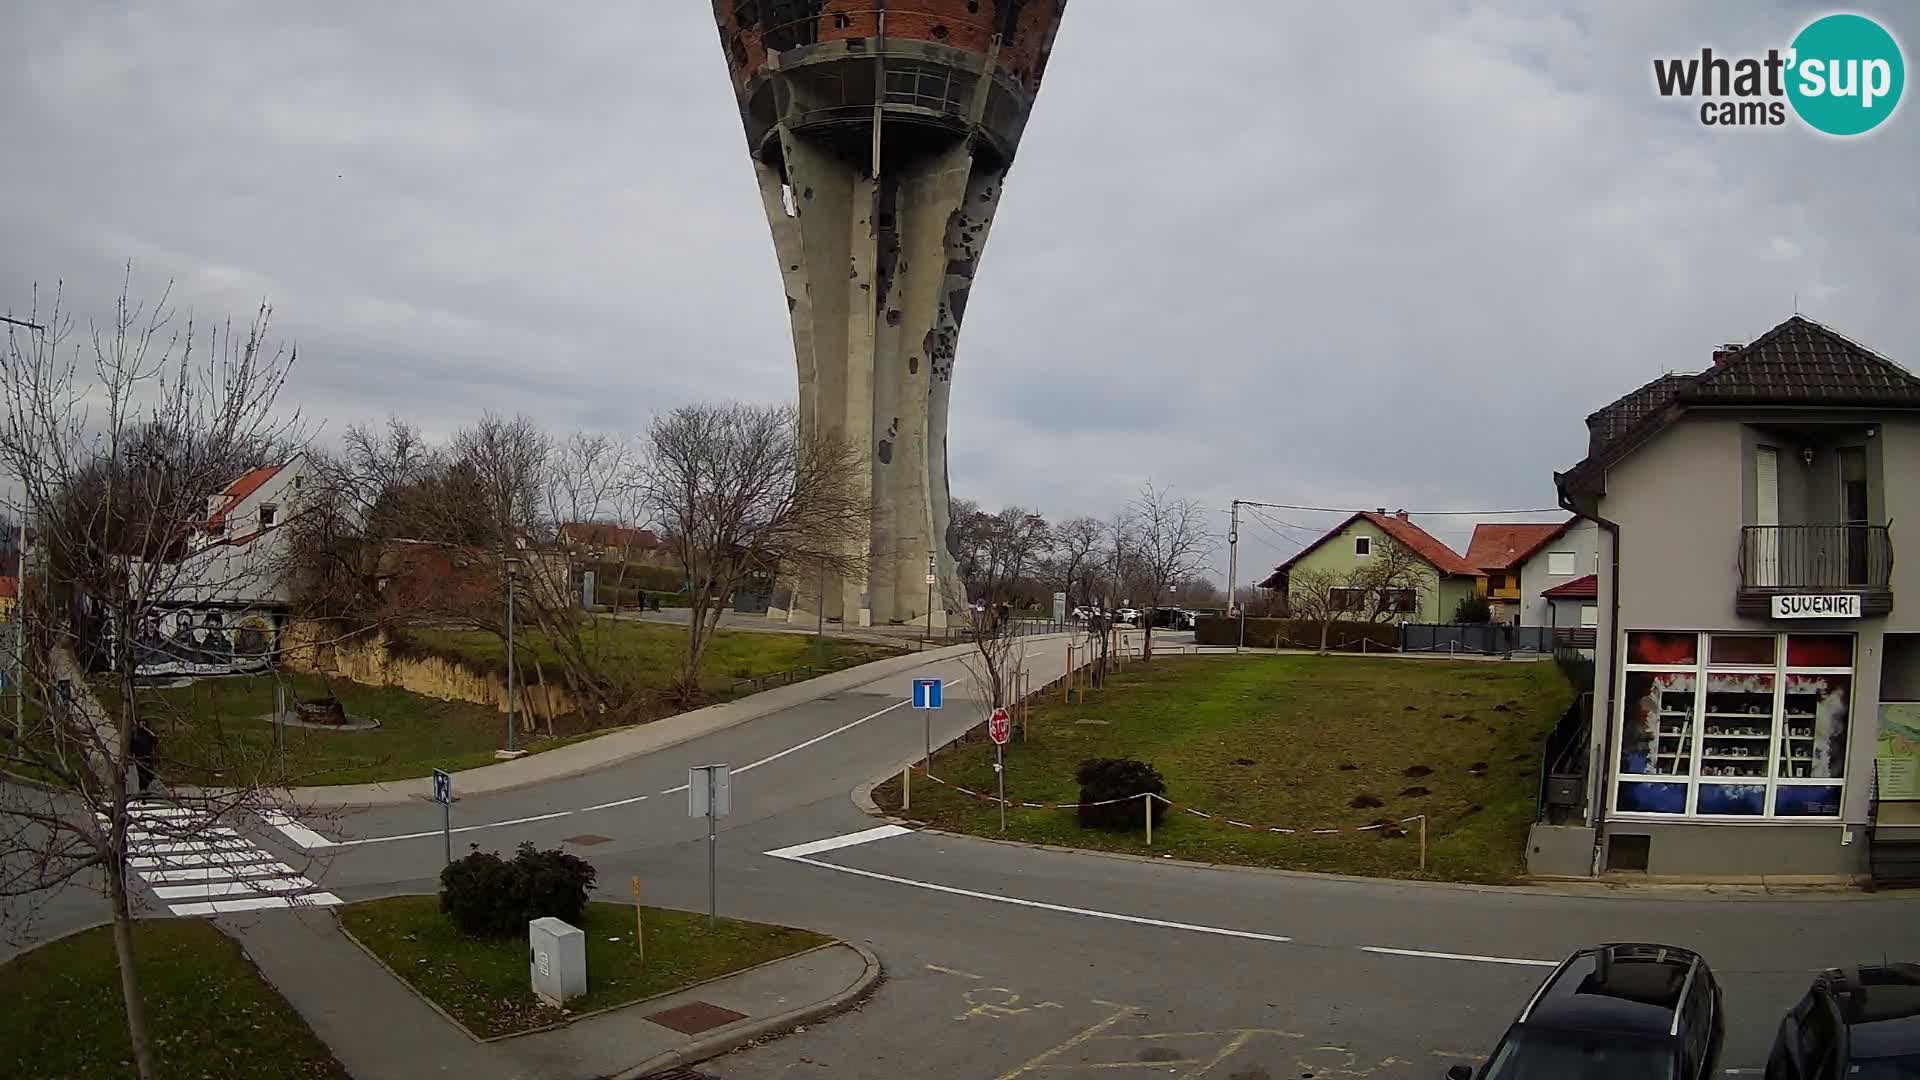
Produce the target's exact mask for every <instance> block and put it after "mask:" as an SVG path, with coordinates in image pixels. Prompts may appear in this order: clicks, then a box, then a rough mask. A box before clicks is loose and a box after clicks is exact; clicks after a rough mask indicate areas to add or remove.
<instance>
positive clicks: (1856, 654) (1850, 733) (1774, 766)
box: [1606, 627, 1862, 826]
mask: <svg viewBox="0 0 1920 1080" xmlns="http://www.w3.org/2000/svg"><path fill="white" fill-rule="evenodd" d="M1635 633H1656V634H1687V633H1691V634H1694V635H1695V641H1696V645H1695V651H1694V662H1693V663H1692V664H1629V663H1627V662H1626V656H1627V642H1628V640H1629V638H1630V636H1631V635H1632V634H1635ZM1833 633H1834V635H1835V636H1846V637H1852V638H1853V639H1854V642H1853V659H1854V663H1855V665H1858V664H1859V661H1860V636H1859V635H1858V634H1850V633H1847V632H1845V631H1834V632H1833ZM1794 634H1797V635H1798V636H1803V637H1811V636H1823V635H1822V634H1821V632H1820V631H1817V630H1811V629H1809V630H1800V631H1796V632H1794ZM1719 636H1727V637H1732V636H1769V635H1765V634H1761V635H1756V634H1754V632H1752V631H1749V630H1697V631H1690V630H1664V629H1648V628H1646V627H1641V628H1639V629H1636V630H1629V631H1626V632H1625V633H1621V634H1619V635H1618V636H1617V637H1616V638H1615V641H1616V642H1617V647H1618V650H1619V656H1620V659H1619V661H1618V662H1617V670H1619V671H1620V672H1621V680H1620V686H1621V693H1620V694H1619V695H1618V698H1619V700H1617V701H1616V702H1614V706H1613V738H1612V739H1611V740H1610V745H1609V746H1608V747H1607V753H1608V754H1609V755H1610V756H1609V757H1608V758H1607V767H1606V775H1607V777H1608V783H1607V792H1606V807H1607V817H1608V818H1609V819H1610V820H1621V821H1697V822H1706V823H1710V824H1716V825H1717V824H1729V825H1790V826H1802V825H1811V826H1834V825H1839V824H1842V823H1843V822H1845V820H1846V806H1847V792H1848V791H1849V789H1850V785H1851V784H1852V783H1853V782H1854V777H1853V772H1854V770H1853V769H1852V768H1851V765H1852V762H1851V761H1848V760H1847V758H1850V757H1851V756H1852V755H1851V752H1850V751H1851V750H1852V747H1853V741H1854V738H1855V730H1856V729H1855V725H1856V724H1858V723H1861V722H1862V721H1861V718H1860V709H1859V701H1858V696H1857V695H1858V691H1859V688H1860V685H1861V684H1860V678H1859V673H1858V668H1857V666H1856V667H1844V668H1840V667H1794V666H1790V665H1789V664H1788V663H1787V638H1788V637H1789V636H1794V635H1793V634H1790V633H1789V632H1787V631H1777V632H1774V633H1772V634H1771V635H1770V636H1772V637H1773V638H1774V653H1773V663H1772V664H1771V665H1743V664H1715V663H1713V662H1712V658H1711V655H1710V652H1711V649H1712V647H1713V638H1715V637H1719ZM1627 672H1653V673H1659V672H1679V673H1688V674H1692V675H1694V676H1695V679H1696V683H1695V685H1696V687H1697V689H1696V690H1695V692H1694V695H1693V717H1692V720H1691V722H1690V723H1691V730H1692V732H1693V735H1692V738H1691V739H1690V740H1689V743H1688V748H1689V762H1688V772H1686V773H1684V774H1673V773H1627V772H1622V771H1621V769H1620V751H1621V748H1622V747H1623V746H1624V745H1625V743H1626V734H1627V732H1626V728H1627V694H1626V692H1625V687H1626V673H1627ZM1735 672H1740V673H1749V674H1770V675H1771V676H1772V677H1773V712H1772V713H1770V714H1769V715H1768V718H1767V719H1768V723H1769V724H1770V728H1769V736H1770V737H1769V739H1768V740H1767V764H1766V773H1765V776H1764V786H1765V788H1766V794H1765V796H1763V798H1764V802H1763V804H1762V806H1761V812H1760V813H1758V814H1702V813H1700V812H1699V811H1698V809H1697V807H1698V806H1699V802H1700V785H1701V784H1703V783H1708V784H1724V783H1728V782H1730V781H1731V780H1732V779H1733V778H1730V777H1717V776H1703V775H1701V773H1700V756H1701V754H1702V752H1703V751H1702V747H1703V744H1704V742H1705V732H1706V727H1705V725H1706V720H1707V716H1706V708H1707V679H1708V678H1709V677H1710V675H1712V674H1716V673H1717V674H1728V673H1735ZM1795 675H1845V676H1847V677H1848V679H1849V680H1850V685H1849V688H1848V695H1849V696H1848V700H1847V736H1846V747H1845V748H1844V749H1843V750H1842V754H1843V755H1844V756H1843V758H1842V768H1843V771H1844V774H1845V775H1842V776H1840V777H1827V776H1821V777H1804V778H1802V777H1791V776H1780V775H1778V773H1779V771H1780V762H1779V759H1780V753H1781V750H1780V746H1781V743H1782V741H1783V739H1784V738H1785V735H1784V732H1785V731H1786V726H1785V718H1784V717H1783V716H1782V713H1783V711H1784V710H1785V708H1786V689H1787V681H1788V679H1789V678H1791V677H1792V676H1795ZM1754 779H1756V780H1760V779H1763V778H1760V777H1756V778H1754ZM1649 783H1655V784H1662V783H1663V784H1674V783H1684V784H1686V785H1687V802H1686V809H1685V810H1683V811H1681V812H1680V813H1675V814H1662V813H1653V812H1649V811H1644V810H1621V809H1620V808H1619V803H1620V787H1621V785H1622V784H1649ZM1836 784H1837V785H1838V786H1839V788H1840V799H1839V803H1840V809H1839V811H1838V812H1837V813H1835V814H1834V815H1833V816H1831V817H1805V816H1776V815H1775V814H1774V802H1775V798H1776V793H1777V792H1778V790H1779V789H1780V788H1783V787H1784V788H1794V787H1820V788H1828V787H1834V786H1835V785H1836Z"/></svg>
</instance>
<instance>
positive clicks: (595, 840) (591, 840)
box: [560, 833, 613, 847]
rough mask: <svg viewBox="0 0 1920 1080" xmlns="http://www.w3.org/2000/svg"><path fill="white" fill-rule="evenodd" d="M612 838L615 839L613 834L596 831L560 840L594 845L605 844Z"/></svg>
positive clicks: (589, 845) (582, 844) (581, 844)
mask: <svg viewBox="0 0 1920 1080" xmlns="http://www.w3.org/2000/svg"><path fill="white" fill-rule="evenodd" d="M611 839H613V837H611V836H600V835H597V834H595V833H581V834H580V835H579V836H569V837H567V838H566V839H565V840H562V841H560V842H561V843H563V844H577V845H579V846H580V847H592V846H593V845H595V844H604V843H606V842H607V841H609V840H611Z"/></svg>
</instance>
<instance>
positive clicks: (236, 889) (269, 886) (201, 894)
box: [153, 877, 313, 900]
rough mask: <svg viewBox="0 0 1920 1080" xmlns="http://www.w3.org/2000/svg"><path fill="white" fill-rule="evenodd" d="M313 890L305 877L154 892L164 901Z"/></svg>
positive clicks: (174, 887) (208, 883)
mask: <svg viewBox="0 0 1920 1080" xmlns="http://www.w3.org/2000/svg"><path fill="white" fill-rule="evenodd" d="M311 888H313V882H311V881H308V880H307V879H306V878H303V877H277V878H254V879H252V880H250V881H203V882H201V883H200V884H198V885H167V886H163V887H161V888H157V889H155V890H153V895H155V896H158V897H159V898H160V899H162V900H184V899H189V898H193V899H208V900H210V899H212V898H213V897H216V896H264V895H266V894H268V893H286V892H297V891H299V890H301V889H311Z"/></svg>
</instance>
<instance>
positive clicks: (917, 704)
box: [913, 679, 940, 709]
mask: <svg viewBox="0 0 1920 1080" xmlns="http://www.w3.org/2000/svg"><path fill="white" fill-rule="evenodd" d="M913 707H914V708H916V709H937V708H939V707H940V680H939V679H915V680H913Z"/></svg>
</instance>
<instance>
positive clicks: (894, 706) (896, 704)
mask: <svg viewBox="0 0 1920 1080" xmlns="http://www.w3.org/2000/svg"><path fill="white" fill-rule="evenodd" d="M911 702H912V699H911V698H901V699H900V700H899V701H896V702H894V703H893V704H891V705H889V706H887V707H886V708H884V709H881V710H880V711H879V712H875V713H868V714H867V715H865V716H863V717H861V718H860V719H858V720H855V721H853V722H852V723H847V724H841V725H840V726H839V727H837V728H834V729H833V730H832V731H829V732H827V733H826V734H825V735H815V736H814V737H813V738H811V739H808V740H807V741H806V742H803V743H800V744H799V745H797V746H789V747H787V748H786V749H785V750H782V751H780V752H779V753H777V754H768V755H767V756H766V757H763V758H761V759H760V760H759V761H756V762H754V763H753V764H751V765H742V766H740V767H739V768H737V769H735V770H733V771H734V772H735V773H743V772H751V771H753V770H754V769H757V768H759V767H760V766H762V765H765V764H767V763H768V762H770V761H779V760H780V759H781V758H783V757H786V756H787V755H788V754H791V753H795V752H797V751H800V750H805V749H806V748H807V747H809V746H812V745H813V744H814V743H817V742H822V741H824V740H827V739H831V738H833V737H834V736H835V735H838V734H840V733H841V732H843V731H852V730H853V729H854V728H857V727H859V726H860V725H861V724H864V723H866V722H867V721H869V720H871V719H873V718H874V717H876V716H885V715H887V714H888V713H890V712H892V711H893V710H895V709H898V708H900V707H901V706H902V705H907V704H910V703H911Z"/></svg>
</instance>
